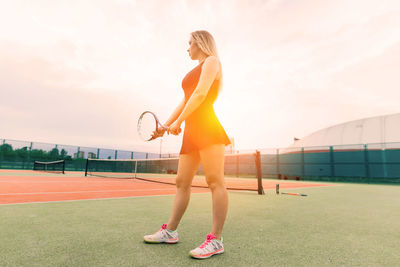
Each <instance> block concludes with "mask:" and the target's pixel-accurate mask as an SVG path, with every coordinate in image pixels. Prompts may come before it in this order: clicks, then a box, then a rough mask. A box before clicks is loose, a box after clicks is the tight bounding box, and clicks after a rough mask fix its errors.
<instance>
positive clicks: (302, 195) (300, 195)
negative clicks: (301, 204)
mask: <svg viewBox="0 0 400 267" xmlns="http://www.w3.org/2000/svg"><path fill="white" fill-rule="evenodd" d="M281 194H284V195H292V196H299V197H306V196H307V195H305V194H300V193H284V192H282V193H281Z"/></svg>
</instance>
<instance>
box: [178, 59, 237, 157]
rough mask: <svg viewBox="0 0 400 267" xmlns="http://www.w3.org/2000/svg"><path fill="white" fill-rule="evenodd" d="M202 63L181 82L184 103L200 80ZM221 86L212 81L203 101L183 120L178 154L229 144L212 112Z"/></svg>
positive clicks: (216, 81) (218, 82)
mask: <svg viewBox="0 0 400 267" xmlns="http://www.w3.org/2000/svg"><path fill="white" fill-rule="evenodd" d="M203 63H204V61H203V62H202V63H200V64H199V65H197V67H195V68H194V69H193V70H191V71H190V72H189V73H188V74H186V76H185V78H184V79H183V81H182V88H183V91H184V93H185V103H187V102H188V100H189V98H190V96H191V95H192V94H193V91H194V90H195V89H196V86H197V84H198V82H199V79H200V74H201V69H202V66H203ZM220 85H221V81H220V80H216V79H215V80H214V82H213V83H212V85H211V87H210V89H209V91H208V94H207V96H206V98H205V100H204V101H203V102H202V103H201V104H200V106H199V107H198V108H197V109H196V110H195V111H193V113H192V114H190V115H189V117H187V118H186V120H185V131H184V134H183V141H182V147H181V151H180V154H188V153H190V152H192V151H199V150H201V149H203V148H205V147H207V146H210V145H213V144H224V145H229V144H230V143H231V142H230V140H229V138H228V136H227V135H226V133H225V130H224V128H223V127H222V125H221V123H220V122H219V120H218V118H217V116H216V115H215V112H214V107H213V104H214V102H215V100H216V98H217V95H218V89H219V87H220Z"/></svg>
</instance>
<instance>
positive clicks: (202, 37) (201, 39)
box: [190, 31, 218, 58]
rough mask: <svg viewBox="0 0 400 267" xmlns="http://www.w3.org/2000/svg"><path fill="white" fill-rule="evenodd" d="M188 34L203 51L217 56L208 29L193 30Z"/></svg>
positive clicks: (213, 41) (212, 38) (215, 47)
mask: <svg viewBox="0 0 400 267" xmlns="http://www.w3.org/2000/svg"><path fill="white" fill-rule="evenodd" d="M190 35H191V36H192V38H193V40H194V41H195V42H196V44H197V46H198V47H199V48H200V50H201V51H203V53H205V54H207V55H208V56H215V57H217V58H218V52H217V46H216V44H215V40H214V37H213V36H212V35H211V33H209V32H208V31H195V32H192V33H191V34H190Z"/></svg>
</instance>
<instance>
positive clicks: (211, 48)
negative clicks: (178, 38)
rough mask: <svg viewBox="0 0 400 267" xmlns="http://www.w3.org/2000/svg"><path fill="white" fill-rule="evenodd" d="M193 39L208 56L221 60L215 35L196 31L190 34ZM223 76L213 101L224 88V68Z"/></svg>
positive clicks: (220, 78)
mask: <svg viewBox="0 0 400 267" xmlns="http://www.w3.org/2000/svg"><path fill="white" fill-rule="evenodd" d="M190 35H191V36H192V38H193V40H194V41H195V42H196V44H197V46H198V47H199V48H200V50H201V51H203V53H205V54H206V55H208V56H215V57H217V58H218V61H220V60H219V56H218V52H217V45H216V44H215V40H214V37H213V36H212V35H211V33H209V32H208V31H194V32H192V33H191V34H190ZM219 66H220V67H221V61H220V62H219ZM220 73H221V76H220V77H219V81H220V86H219V88H218V90H217V91H216V92H215V95H214V96H213V98H214V99H213V101H215V99H216V98H217V96H218V94H219V91H220V90H221V88H222V78H223V76H222V70H220Z"/></svg>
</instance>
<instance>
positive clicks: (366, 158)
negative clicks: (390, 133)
mask: <svg viewBox="0 0 400 267" xmlns="http://www.w3.org/2000/svg"><path fill="white" fill-rule="evenodd" d="M364 164H365V176H366V177H367V178H368V183H370V174H369V160H368V146H367V144H364Z"/></svg>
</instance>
